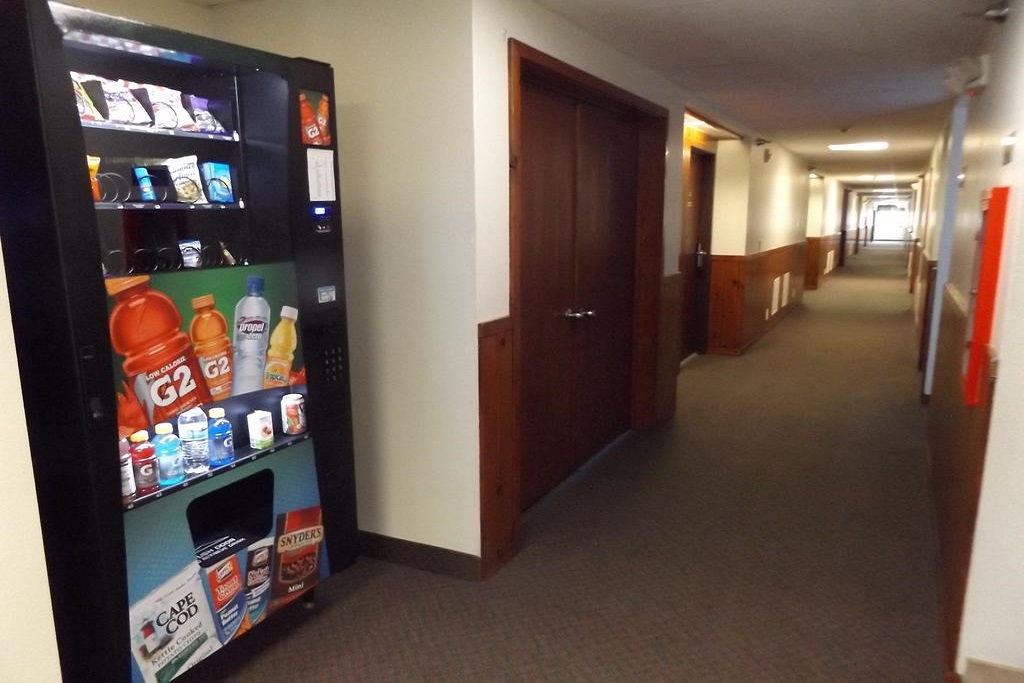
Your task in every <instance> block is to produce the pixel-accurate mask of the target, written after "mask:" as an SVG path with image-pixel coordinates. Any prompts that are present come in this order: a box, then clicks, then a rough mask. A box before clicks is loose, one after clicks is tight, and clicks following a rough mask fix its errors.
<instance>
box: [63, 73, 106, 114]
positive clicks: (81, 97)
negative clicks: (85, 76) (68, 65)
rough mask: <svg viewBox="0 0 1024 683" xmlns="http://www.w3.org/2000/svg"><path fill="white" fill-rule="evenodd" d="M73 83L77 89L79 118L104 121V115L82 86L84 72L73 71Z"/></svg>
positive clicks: (76, 102)
mask: <svg viewBox="0 0 1024 683" xmlns="http://www.w3.org/2000/svg"><path fill="white" fill-rule="evenodd" d="M71 85H72V87H73V88H74V90H75V104H76V105H77V106H78V118H79V119H81V120H82V121H102V120H103V116H101V115H100V113H99V111H97V109H96V105H95V104H93V103H92V98H90V97H89V93H87V92H86V91H85V88H84V87H82V74H79V73H75V72H74V71H72V72H71Z"/></svg>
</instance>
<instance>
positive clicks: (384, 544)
mask: <svg viewBox="0 0 1024 683" xmlns="http://www.w3.org/2000/svg"><path fill="white" fill-rule="evenodd" d="M359 540H360V542H361V544H362V551H363V555H365V556H367V557H372V558H373V559H375V560H384V561H385V562H394V563H395V564H403V565H405V566H407V567H412V568H413V569H421V570H423V571H427V572H431V573H433V574H442V575H444V576H450V577H452V578H455V579H463V580H465V581H479V580H480V579H481V578H482V567H481V564H480V558H479V557H477V556H476V555H468V554H466V553H460V552H457V551H455V550H448V549H446V548H438V547H436V546H432V545H425V544H423V543H416V542H414V541H405V540H402V539H400V538H391V537H390V536H381V535H380V534H375V533H373V532H370V531H360V532H359Z"/></svg>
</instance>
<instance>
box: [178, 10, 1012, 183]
mask: <svg viewBox="0 0 1024 683" xmlns="http://www.w3.org/2000/svg"><path fill="white" fill-rule="evenodd" d="M190 1H191V2H194V3H196V4H200V5H208V6H214V5H220V4H228V3H231V2H237V1H238V0H190ZM535 1H536V2H538V3H539V4H540V5H542V6H545V7H547V8H549V9H551V10H552V11H554V12H555V13H557V14H560V15H561V16H563V17H565V18H566V19H568V20H569V21H571V22H573V23H575V24H577V25H579V26H580V27H581V28H583V29H584V30H586V31H587V32H588V33H591V34H592V35H594V36H596V37H597V38H600V39H601V40H603V41H604V42H606V43H608V44H609V45H611V46H613V47H614V48H616V49H618V50H619V51H620V52H622V53H624V54H626V55H628V56H630V57H632V58H633V59H635V60H636V61H638V62H640V63H642V64H645V65H647V66H649V67H651V68H652V69H654V70H656V71H658V72H660V73H662V74H663V75H664V76H665V77H666V78H667V79H669V80H670V81H672V82H674V83H676V84H678V85H679V86H680V87H682V88H684V89H685V90H687V91H689V92H690V93H692V94H694V95H695V96H697V97H698V98H700V100H703V101H704V102H706V103H708V104H709V105H710V106H711V107H712V108H713V109H714V111H713V112H704V115H705V116H709V115H711V116H712V118H717V119H718V120H719V122H720V123H723V124H726V125H731V126H733V127H735V128H736V129H738V132H742V133H748V134H753V135H756V136H759V137H762V138H766V139H768V140H771V141H772V142H774V143H777V144H780V145H783V146H784V147H786V148H787V149H789V150H790V151H792V152H794V153H796V154H798V155H800V156H801V157H803V158H804V159H806V160H807V162H808V165H810V166H813V167H815V168H816V169H817V170H818V171H819V172H821V173H824V174H825V175H827V176H832V177H837V178H839V179H841V180H843V181H844V182H851V183H853V184H858V181H857V176H859V175H862V174H865V173H872V174H880V173H886V174H896V175H897V181H899V182H901V183H902V184H905V183H906V182H909V181H910V180H912V179H914V178H916V176H917V175H918V174H920V173H922V172H923V171H924V169H925V166H926V164H927V160H928V155H929V153H930V152H931V149H932V147H933V146H934V145H935V142H936V140H937V139H938V136H939V134H940V133H941V131H942V129H943V127H944V126H945V124H946V121H947V120H948V116H949V111H950V109H951V107H952V103H953V96H952V95H951V93H950V91H949V90H948V89H947V88H946V86H945V84H944V81H943V79H944V75H945V71H946V68H947V67H948V66H950V65H951V64H953V63H954V62H956V61H957V60H959V59H961V58H964V57H975V56H978V55H980V54H981V53H982V52H983V51H984V43H985V38H986V36H987V34H988V32H989V31H994V30H998V29H999V24H997V23H993V22H988V21H984V20H982V19H980V18H978V17H977V16H976V15H979V14H981V13H982V12H983V11H984V10H986V9H987V8H989V7H992V6H994V5H996V4H998V3H999V2H1001V0H535ZM965 15H975V16H965ZM697 113H698V114H700V113H702V112H700V110H699V109H698V110H697ZM879 139H881V140H887V141H889V142H890V144H891V147H890V149H889V150H888V151H886V152H876V153H871V154H863V153H861V154H857V153H837V152H828V151H827V150H826V148H825V145H827V144H829V143H833V142H860V141H866V140H879Z"/></svg>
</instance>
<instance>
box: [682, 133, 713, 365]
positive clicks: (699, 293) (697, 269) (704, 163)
mask: <svg viewBox="0 0 1024 683" xmlns="http://www.w3.org/2000/svg"><path fill="white" fill-rule="evenodd" d="M685 183H686V184H685V197H684V199H685V204H684V207H683V211H684V216H683V223H684V225H685V226H686V228H685V230H684V232H683V244H682V249H681V250H680V263H679V272H680V274H681V276H682V280H683V284H682V287H683V305H682V312H681V325H682V330H681V334H680V349H679V350H680V355H679V359H680V360H683V359H684V358H686V357H687V356H689V355H690V354H692V353H704V352H705V351H707V347H708V306H709V298H710V296H711V289H710V280H711V208H712V199H713V197H714V186H715V155H714V154H712V153H710V152H704V151H702V150H699V149H696V148H690V159H689V163H688V165H687V174H686V179H685Z"/></svg>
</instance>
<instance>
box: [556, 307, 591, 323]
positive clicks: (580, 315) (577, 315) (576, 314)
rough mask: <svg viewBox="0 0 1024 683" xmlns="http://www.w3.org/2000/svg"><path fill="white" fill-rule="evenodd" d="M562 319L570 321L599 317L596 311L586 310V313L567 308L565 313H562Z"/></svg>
mask: <svg viewBox="0 0 1024 683" xmlns="http://www.w3.org/2000/svg"><path fill="white" fill-rule="evenodd" d="M562 317H563V318H569V319H570V320H583V319H584V318H596V317H597V311H594V310H593V309H591V310H586V311H580V310H573V309H571V308H567V309H565V313H562Z"/></svg>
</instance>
